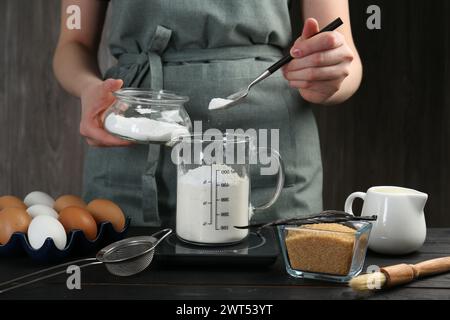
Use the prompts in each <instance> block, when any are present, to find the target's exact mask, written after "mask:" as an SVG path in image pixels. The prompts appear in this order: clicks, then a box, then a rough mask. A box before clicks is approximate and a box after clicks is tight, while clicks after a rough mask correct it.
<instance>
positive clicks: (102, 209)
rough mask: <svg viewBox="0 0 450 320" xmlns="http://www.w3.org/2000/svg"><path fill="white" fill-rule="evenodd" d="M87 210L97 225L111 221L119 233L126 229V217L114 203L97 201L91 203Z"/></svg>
mask: <svg viewBox="0 0 450 320" xmlns="http://www.w3.org/2000/svg"><path fill="white" fill-rule="evenodd" d="M86 209H87V210H88V211H89V212H90V213H91V214H92V216H93V217H94V219H95V221H96V222H97V223H102V222H105V221H109V222H111V224H112V225H113V227H114V229H115V230H116V231H117V232H120V231H122V230H123V228H124V227H125V215H124V214H123V212H122V209H120V207H119V206H118V205H117V204H115V203H114V202H112V201H109V200H106V199H95V200H92V201H91V202H89V204H88V206H87V207H86Z"/></svg>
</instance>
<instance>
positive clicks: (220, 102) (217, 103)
mask: <svg viewBox="0 0 450 320" xmlns="http://www.w3.org/2000/svg"><path fill="white" fill-rule="evenodd" d="M231 102H233V100H230V99H222V98H214V99H212V100H211V101H210V102H209V106H208V109H209V110H215V109H220V108H222V107H224V106H226V105H227V104H229V103H231Z"/></svg>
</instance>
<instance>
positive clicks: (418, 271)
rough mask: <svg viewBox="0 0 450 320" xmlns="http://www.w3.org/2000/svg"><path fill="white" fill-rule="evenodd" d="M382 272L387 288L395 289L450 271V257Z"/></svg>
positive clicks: (385, 269) (390, 268)
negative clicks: (416, 280)
mask: <svg viewBox="0 0 450 320" xmlns="http://www.w3.org/2000/svg"><path fill="white" fill-rule="evenodd" d="M380 271H381V272H383V273H384V275H385V276H386V286H387V287H393V286H397V285H400V284H405V283H409V282H411V281H413V280H414V279H417V278H421V277H424V276H431V275H433V274H438V273H443V272H447V271H450V257H444V258H437V259H432V260H427V261H424V262H420V263H418V264H404V263H403V264H398V265H395V266H390V267H385V268H381V270H380Z"/></svg>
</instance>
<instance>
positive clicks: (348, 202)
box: [344, 192, 366, 216]
mask: <svg viewBox="0 0 450 320" xmlns="http://www.w3.org/2000/svg"><path fill="white" fill-rule="evenodd" d="M365 197H366V194H365V193H364V192H353V193H352V194H351V195H349V196H348V198H347V200H345V205H344V211H345V212H347V213H350V214H351V215H353V216H354V215H355V214H354V213H353V201H354V200H355V199H356V198H361V199H362V200H363V201H364V198H365Z"/></svg>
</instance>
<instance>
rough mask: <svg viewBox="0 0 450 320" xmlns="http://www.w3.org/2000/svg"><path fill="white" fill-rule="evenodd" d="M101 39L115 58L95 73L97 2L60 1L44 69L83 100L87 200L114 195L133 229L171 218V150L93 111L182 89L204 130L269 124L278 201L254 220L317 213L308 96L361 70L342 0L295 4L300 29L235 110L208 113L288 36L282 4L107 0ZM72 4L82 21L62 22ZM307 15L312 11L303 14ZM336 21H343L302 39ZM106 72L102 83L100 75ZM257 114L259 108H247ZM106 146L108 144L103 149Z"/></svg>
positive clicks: (329, 99) (258, 195)
mask: <svg viewBox="0 0 450 320" xmlns="http://www.w3.org/2000/svg"><path fill="white" fill-rule="evenodd" d="M110 3H111V5H112V19H111V26H110V28H111V32H110V33H111V36H110V39H109V46H110V50H111V53H112V54H113V55H114V56H115V57H116V58H117V61H118V62H117V65H115V66H113V67H112V68H110V69H109V70H108V71H107V72H106V74H105V75H102V74H101V73H100V71H99V67H98V63H97V58H96V57H97V49H98V46H99V41H100V35H101V32H102V28H103V24H104V18H105V12H106V9H107V3H106V2H105V1H101V0H77V1H76V0H63V1H62V9H63V10H62V12H63V15H62V16H63V18H62V24H61V25H62V27H61V36H60V39H59V43H58V47H57V49H56V53H55V57H54V70H55V74H56V77H57V78H58V80H59V81H60V83H61V84H62V86H63V87H64V88H65V89H66V90H67V91H69V92H70V93H72V94H73V95H75V96H77V97H80V98H81V123H80V132H81V134H82V135H83V136H84V137H85V138H86V141H87V143H88V144H89V145H90V148H89V150H88V153H87V157H86V162H85V173H84V175H85V176H84V193H85V194H84V196H85V198H86V200H90V199H92V198H94V197H96V198H98V197H104V198H109V199H111V200H114V201H116V202H117V203H119V204H120V205H121V206H122V207H123V209H124V211H125V212H126V213H127V214H128V215H130V216H131V217H132V219H133V223H134V224H135V225H160V224H161V223H164V222H166V221H168V220H170V218H171V216H173V211H174V210H175V206H176V172H175V166H174V165H173V163H171V161H170V149H167V148H161V147H160V146H156V145H150V146H142V145H132V144H130V143H129V142H126V141H123V140H120V139H118V138H115V137H113V136H111V135H109V134H108V133H107V132H105V131H104V130H103V128H102V126H101V123H100V121H99V116H100V115H101V113H102V112H103V111H104V109H105V108H107V107H108V106H109V105H110V104H111V103H112V101H113V100H114V97H113V95H112V93H113V92H114V91H116V90H118V89H120V88H121V87H142V88H152V89H156V90H158V89H165V90H170V91H174V92H176V93H178V94H180V95H186V96H189V97H190V102H189V104H188V106H187V111H188V113H189V115H190V117H191V119H192V120H193V121H202V125H203V130H206V129H208V128H218V129H221V130H225V129H236V128H242V129H244V130H247V129H249V128H254V129H279V137H280V141H279V144H280V145H279V150H280V153H281V156H282V157H283V158H284V162H285V167H286V183H285V186H284V189H283V192H282V195H281V197H280V199H279V200H278V202H277V203H276V205H275V206H274V207H272V208H271V209H270V210H268V211H267V212H266V213H264V214H260V215H256V216H255V217H254V219H255V220H256V221H258V220H268V219H272V218H276V217H281V216H283V217H289V216H293V215H299V214H307V213H311V212H317V211H320V210H321V209H322V166H321V157H320V146H319V138H318V134H317V128H316V123H315V120H314V117H313V114H312V107H311V103H315V104H324V105H333V104H338V103H340V102H343V101H345V100H346V99H348V98H349V97H350V96H351V95H352V94H353V93H354V92H355V91H356V90H357V88H358V87H359V84H360V81H361V74H362V67H361V62H360V59H359V57H358V53H357V50H356V48H355V46H354V43H353V39H352V34H351V27H350V19H349V10H348V0H303V1H302V12H299V13H298V14H299V15H300V14H301V17H302V18H303V20H304V28H303V32H302V36H301V37H300V38H298V39H297V40H296V41H295V42H294V45H293V46H292V47H291V48H290V53H291V55H292V56H293V57H294V58H295V59H294V60H293V61H292V62H290V63H289V64H288V65H287V66H286V67H285V68H283V71H282V72H278V73H276V74H274V75H272V76H271V77H269V78H268V79H266V80H265V81H263V82H262V83H260V84H258V85H257V86H255V87H254V89H252V92H251V94H250V95H249V97H248V98H247V99H246V100H245V102H243V103H242V104H240V105H239V106H236V107H234V108H231V109H228V110H224V111H212V112H211V111H208V102H209V101H210V99H211V98H213V97H225V96H227V95H229V94H230V93H232V92H235V91H237V90H238V89H239V88H242V87H244V86H246V85H247V84H248V83H250V82H251V80H253V79H254V78H255V77H256V76H257V75H259V74H260V73H261V72H262V71H263V70H265V69H266V68H267V67H268V66H270V65H271V64H272V63H273V62H275V61H276V60H278V59H279V58H280V57H281V56H282V50H283V49H286V48H289V46H291V44H292V35H291V33H292V32H291V24H290V19H289V7H290V0H245V1H243V0H227V1H224V0H190V1H180V0H134V1H127V0H111V1H110ZM73 4H76V5H79V6H80V7H81V29H80V30H68V29H67V28H66V27H65V26H66V21H65V19H66V14H65V11H66V8H67V6H69V5H73ZM307 17H314V18H308V19H306V18H307ZM336 17H341V18H342V20H343V21H344V25H343V26H342V27H341V28H339V29H338V30H337V31H334V32H326V33H322V34H320V35H317V36H315V37H312V36H313V35H314V34H316V33H317V32H318V31H319V25H320V26H321V27H323V26H325V25H326V24H328V23H329V22H331V21H332V20H334V19H335V18H336ZM104 79H107V80H104ZM255 110H257V112H255ZM106 147H108V148H106ZM252 188H253V192H252V201H253V202H254V203H260V202H263V201H264V199H266V198H267V197H268V196H270V194H271V193H272V191H273V178H268V177H265V178H258V179H254V180H252Z"/></svg>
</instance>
